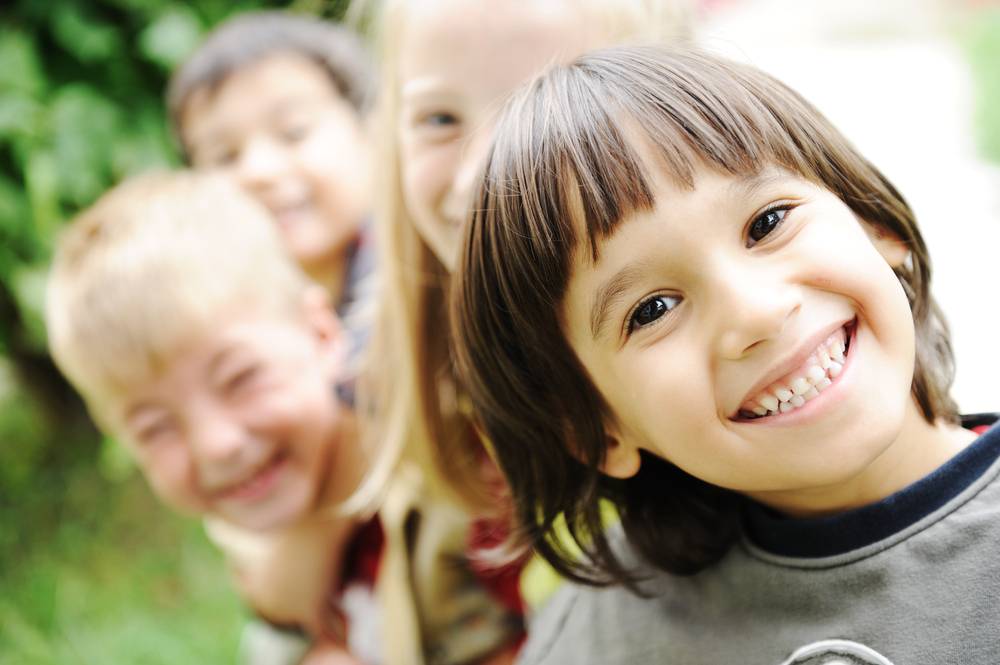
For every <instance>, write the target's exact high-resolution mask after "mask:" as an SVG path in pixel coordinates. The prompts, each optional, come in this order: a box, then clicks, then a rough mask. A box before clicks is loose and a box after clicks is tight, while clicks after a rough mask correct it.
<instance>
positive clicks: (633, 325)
mask: <svg viewBox="0 0 1000 665" xmlns="http://www.w3.org/2000/svg"><path fill="white" fill-rule="evenodd" d="M680 302H681V299H680V298H678V297H677V296H653V297H652V298H650V299H649V300H644V301H643V302H641V303H639V306H638V307H636V308H635V309H634V310H633V311H632V316H630V317H629V320H628V332H629V333H632V332H634V331H636V330H638V329H639V328H645V327H646V326H648V325H650V324H652V323H655V322H656V321H657V320H658V319H660V318H662V317H663V315H664V314H668V313H669V312H670V311H671V310H673V309H674V308H675V307H677V305H679V304H680Z"/></svg>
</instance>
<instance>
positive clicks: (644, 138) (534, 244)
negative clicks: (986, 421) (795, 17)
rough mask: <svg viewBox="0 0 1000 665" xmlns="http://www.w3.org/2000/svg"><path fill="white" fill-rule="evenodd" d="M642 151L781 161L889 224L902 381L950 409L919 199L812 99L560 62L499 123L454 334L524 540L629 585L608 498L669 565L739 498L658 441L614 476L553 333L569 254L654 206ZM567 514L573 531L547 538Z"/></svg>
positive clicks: (697, 563) (737, 77) (586, 395)
mask: <svg viewBox="0 0 1000 665" xmlns="http://www.w3.org/2000/svg"><path fill="white" fill-rule="evenodd" d="M643 147H648V148H650V149H651V150H652V151H653V153H654V154H656V155H657V157H659V159H660V162H661V163H662V164H663V165H664V168H666V169H667V170H668V171H669V172H670V173H671V175H673V177H674V178H675V179H676V180H677V181H678V182H679V183H684V184H686V185H687V186H689V187H693V186H694V172H695V170H696V169H697V168H699V167H700V166H701V165H705V166H707V167H708V168H712V169H716V170H718V171H720V172H722V173H728V174H733V175H749V174H753V173H756V172H758V171H759V170H760V169H761V168H764V167H766V166H768V165H777V166H780V167H783V168H785V169H787V170H788V171H790V172H792V173H795V174H798V175H800V176H801V177H803V178H805V179H807V180H809V181H811V182H813V183H816V184H818V185H820V186H822V187H824V188H826V189H828V190H830V191H831V192H833V193H834V194H835V195H836V196H837V197H838V198H840V199H841V200H842V201H844V203H845V204H846V205H847V206H849V207H850V208H851V210H852V211H853V212H854V213H855V215H857V217H858V218H859V219H860V220H864V222H866V223H868V224H869V225H871V226H872V227H873V228H875V229H876V231H877V230H878V229H884V230H886V231H888V232H891V233H892V234H894V235H895V236H896V237H898V238H900V239H901V240H902V241H903V242H904V243H905V244H906V246H907V247H908V248H909V250H910V254H911V257H910V260H909V261H907V262H906V263H905V264H904V265H903V266H902V267H900V268H899V269H897V271H896V274H897V277H898V278H899V280H900V282H901V283H902V286H903V288H904V290H905V292H906V295H907V297H908V299H909V302H910V307H911V310H912V312H913V320H914V324H915V328H916V345H917V354H916V355H917V357H916V365H915V371H914V377H913V384H912V393H913V396H914V398H915V399H916V402H917V403H918V404H919V407H920V409H921V411H922V413H923V416H924V418H925V419H926V420H927V421H929V422H932V421H934V420H935V419H938V418H941V419H945V420H955V419H956V407H955V404H954V403H953V402H952V400H951V398H950V397H949V395H948V391H949V388H950V385H951V381H952V377H953V374H954V364H953V357H952V351H951V345H950V342H949V336H948V331H947V328H946V326H945V323H944V320H943V318H942V316H941V314H940V310H939V309H938V307H937V305H936V304H935V302H934V300H933V299H932V297H931V294H930V275H931V269H930V260H929V257H928V253H927V248H926V245H925V244H924V240H923V238H922V236H921V234H920V231H919V229H918V228H917V224H916V221H915V219H914V216H913V213H912V211H911V210H910V208H909V206H908V205H907V204H906V202H905V201H904V200H903V198H902V197H901V196H900V194H899V193H898V192H897V191H896V189H895V188H894V187H893V186H892V185H891V184H890V183H889V182H888V180H886V178H885V177H884V176H883V175H882V174H881V173H880V172H879V171H878V170H876V169H875V168H874V167H873V166H872V165H871V164H870V163H869V162H868V161H867V160H866V159H865V158H864V157H863V156H862V155H861V154H859V153H858V152H857V150H856V149H855V148H854V147H853V146H852V145H851V144H850V143H849V142H848V141H847V140H846V139H845V138H844V137H843V135H841V134H840V133H839V132H838V131H837V130H836V129H835V128H834V127H833V126H832V125H831V124H830V123H829V122H828V121H827V120H826V119H825V118H824V117H823V116H822V115H821V114H820V113H819V112H818V111H817V110H816V109H815V108H813V107H812V106H811V105H810V104H809V103H808V102H806V101H805V100H804V99H803V98H802V97H801V96H799V95H798V94H797V93H796V92H794V91H793V90H791V89H789V88H788V87H786V86H785V85H783V84H782V83H780V82H779V81H777V80H775V79H774V78H772V77H770V76H769V75H767V74H765V73H763V72H761V71H759V70H757V69H755V68H753V67H749V66H744V65H740V64H737V63H734V62H730V61H728V60H725V59H723V58H719V57H714V56H712V55H708V54H705V53H701V52H698V51H694V50H676V49H674V50H668V49H661V48H652V47H649V48H616V49H608V50H604V51H599V52H595V53H592V54H590V55H586V56H583V57H582V58H580V59H578V60H577V61H576V62H575V63H573V64H570V65H565V66H560V67H556V68H554V69H552V70H551V71H549V72H548V73H547V74H545V75H543V76H542V77H540V78H539V79H537V80H536V81H535V82H534V83H533V84H532V85H531V86H530V87H529V88H528V89H526V90H525V91H523V92H522V93H521V94H520V95H519V96H518V97H517V98H515V99H514V100H513V101H512V103H511V104H510V105H509V106H508V109H507V111H506V113H505V115H504V118H503V120H502V121H501V123H500V125H499V127H498V130H497V133H496V139H495V141H494V144H493V146H492V148H491V150H490V153H489V156H488V160H487V164H486V167H485V172H484V176H483V180H482V184H481V187H480V190H479V193H478V196H477V199H476V201H475V202H474V206H473V210H474V212H473V215H472V219H471V222H470V224H469V225H468V228H467V229H466V233H465V237H464V246H463V251H462V254H461V259H460V262H459V266H458V270H457V273H456V276H455V279H454V282H453V287H452V288H453V289H454V290H453V298H452V332H453V335H454V338H455V359H456V363H457V365H458V370H459V373H460V376H461V377H462V378H463V380H464V383H465V388H466V390H468V393H469V396H470V397H471V399H472V401H473V404H474V405H475V407H476V410H477V413H478V416H479V418H480V419H481V424H482V426H483V428H484V430H485V434H486V435H487V436H488V438H489V439H490V441H491V443H492V445H493V448H494V450H495V452H496V459H497V460H498V462H499V464H500V467H501V468H502V470H503V472H504V474H505V475H506V477H507V480H508V482H509V484H510V487H511V491H512V495H513V498H514V501H515V504H516V506H515V510H516V520H517V522H518V529H519V533H518V536H517V540H518V542H519V544H521V545H527V546H531V547H534V548H535V549H536V550H537V551H538V552H539V553H541V554H542V556H544V557H545V558H546V559H547V560H548V561H549V562H550V563H551V564H552V565H553V566H554V567H555V569H556V570H558V571H559V572H560V573H562V574H563V575H566V576H567V577H569V578H571V579H574V580H577V581H580V582H584V583H594V584H601V583H608V582H625V583H631V582H632V581H634V579H633V577H632V573H631V571H630V570H629V569H627V568H626V567H625V566H624V564H623V563H622V560H621V558H620V556H618V555H616V553H615V552H614V551H613V550H612V547H611V545H610V543H609V540H608V538H607V536H606V534H605V528H604V522H605V521H606V520H605V519H604V518H605V516H606V513H607V511H606V510H604V509H602V503H604V502H605V501H610V502H611V503H612V504H613V505H614V506H615V508H616V509H617V511H618V514H619V516H620V519H621V525H622V528H623V530H624V533H625V536H626V537H627V539H628V540H629V541H630V543H631V544H632V545H633V546H634V547H635V548H636V549H637V550H638V552H639V553H640V554H641V555H642V556H643V557H644V558H646V559H647V560H648V561H649V562H651V563H652V564H654V565H656V566H657V567H659V568H661V569H663V570H666V571H669V572H672V573H676V574H691V573H695V572H697V571H699V570H701V569H703V568H705V567H706V566H708V565H710V564H711V563H713V562H715V561H717V560H718V559H719V558H720V557H722V556H723V555H724V554H725V553H726V551H727V550H728V549H729V547H730V546H731V545H732V543H733V541H734V539H735V537H736V534H737V531H738V526H737V522H738V520H737V512H738V510H739V505H740V498H739V495H737V494H736V493H734V492H731V491H729V490H725V489H721V488H719V487H716V486H713V485H711V484H708V483H706V482H703V481H701V480H699V479H697V478H695V477H693V476H691V475H689V474H687V473H685V472H684V471H682V470H681V469H679V468H677V467H676V466H674V465H672V464H670V463H669V462H667V461H665V460H663V459H661V458H659V457H656V456H655V455H652V454H648V453H646V452H644V451H643V452H642V453H641V454H642V463H641V466H640V469H639V472H638V474H637V475H635V476H633V477H631V478H628V479H626V480H621V479H616V478H611V477H609V476H607V475H604V474H602V473H601V472H600V468H601V465H602V463H603V461H604V459H605V455H606V452H607V433H606V429H605V423H607V422H609V421H610V419H611V417H612V414H611V413H610V410H609V407H608V404H607V402H606V401H605V400H604V399H603V398H602V396H601V394H600V393H599V391H598V390H597V389H596V387H595V386H594V384H593V382H592V381H591V380H590V378H589V376H588V373H587V372H586V370H585V368H584V367H583V366H582V364H581V363H580V361H579V359H578V358H577V356H576V355H575V353H574V352H573V349H572V348H571V347H570V345H569V342H568V341H567V339H566V335H565V332H564V329H563V318H562V312H563V308H564V299H565V296H566V288H567V284H568V282H569V278H570V271H571V262H572V260H573V257H574V256H576V255H577V253H579V255H584V256H586V255H590V256H592V257H593V258H594V259H595V260H596V258H597V247H598V240H600V239H603V238H606V237H608V236H609V235H611V234H612V233H614V231H615V229H616V228H617V227H618V225H619V224H620V223H621V222H622V220H623V219H625V218H627V217H628V216H630V215H632V214H633V213H637V212H641V211H646V210H649V209H651V208H652V207H653V206H654V195H653V191H652V188H651V185H650V182H651V181H650V177H649V175H648V174H647V173H646V172H645V164H646V162H645V161H644V160H643V158H642V155H643V154H645V152H641V151H640V150H639V148H643ZM563 518H565V523H566V526H567V527H568V530H569V533H570V534H571V536H572V538H573V541H575V542H568V540H567V539H566V538H565V536H560V535H559V533H560V532H559V528H558V525H560V524H561V523H562V520H563ZM577 548H579V549H577ZM581 550H582V552H583V555H582V556H581V553H580V551H581Z"/></svg>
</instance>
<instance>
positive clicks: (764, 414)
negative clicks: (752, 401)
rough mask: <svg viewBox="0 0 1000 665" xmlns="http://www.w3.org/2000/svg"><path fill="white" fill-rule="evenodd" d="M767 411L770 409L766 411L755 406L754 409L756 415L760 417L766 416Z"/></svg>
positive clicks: (761, 407)
mask: <svg viewBox="0 0 1000 665" xmlns="http://www.w3.org/2000/svg"><path fill="white" fill-rule="evenodd" d="M775 402H777V400H775ZM767 411H768V409H766V408H765V407H763V406H755V407H754V409H753V412H754V413H756V414H757V415H758V416H766V415H767Z"/></svg>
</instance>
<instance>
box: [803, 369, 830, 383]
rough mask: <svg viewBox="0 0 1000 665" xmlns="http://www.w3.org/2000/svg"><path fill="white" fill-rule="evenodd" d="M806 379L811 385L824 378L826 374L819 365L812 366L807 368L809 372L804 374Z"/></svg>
mask: <svg viewBox="0 0 1000 665" xmlns="http://www.w3.org/2000/svg"><path fill="white" fill-rule="evenodd" d="M806 378H807V379H809V381H811V382H812V383H816V382H817V381H820V380H821V379H825V378H826V372H824V371H823V369H822V368H821V367H820V366H819V365H813V366H812V367H810V368H809V371H808V372H806Z"/></svg>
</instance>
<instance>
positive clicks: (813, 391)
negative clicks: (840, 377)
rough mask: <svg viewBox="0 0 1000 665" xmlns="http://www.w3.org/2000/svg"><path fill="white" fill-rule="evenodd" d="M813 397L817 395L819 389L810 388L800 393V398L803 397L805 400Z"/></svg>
mask: <svg viewBox="0 0 1000 665" xmlns="http://www.w3.org/2000/svg"><path fill="white" fill-rule="evenodd" d="M813 397H819V391H818V390H816V389H815V388H810V389H809V392H807V393H805V394H804V395H802V399H804V400H805V401H807V402H808V401H809V400H811V399H812V398H813Z"/></svg>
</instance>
